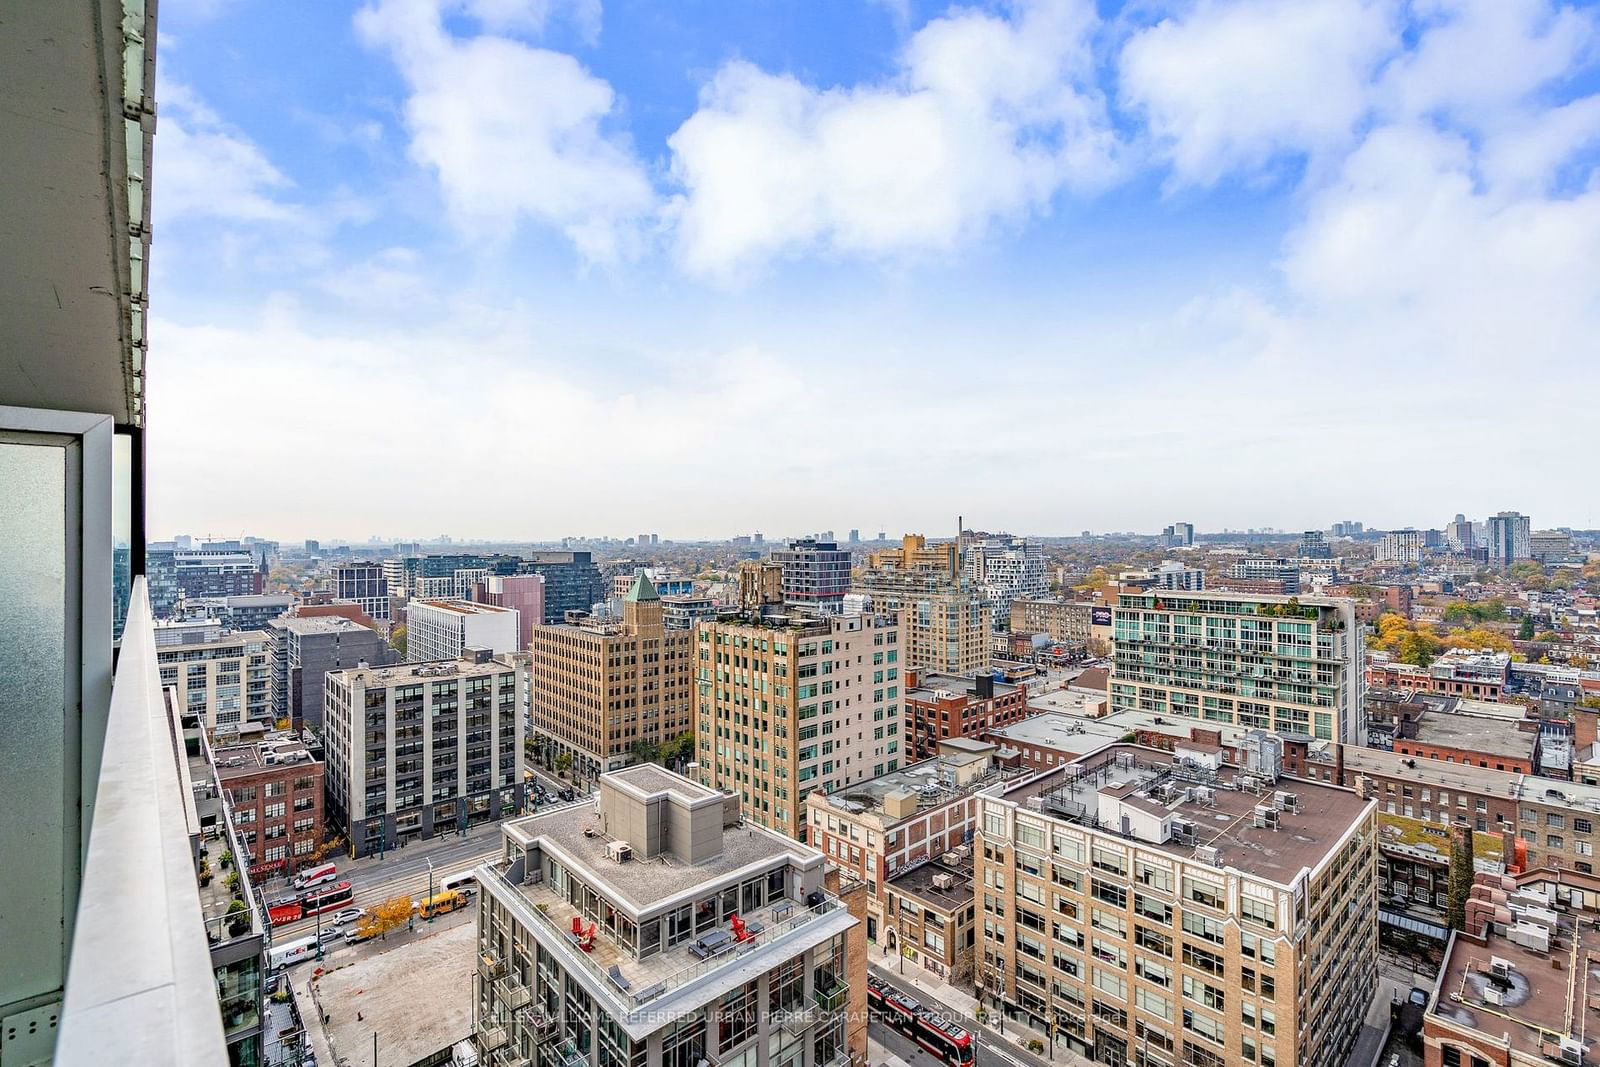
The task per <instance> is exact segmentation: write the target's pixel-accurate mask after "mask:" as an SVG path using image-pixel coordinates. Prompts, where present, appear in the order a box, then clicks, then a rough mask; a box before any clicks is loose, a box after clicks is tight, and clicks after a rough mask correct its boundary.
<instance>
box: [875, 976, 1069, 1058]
mask: <svg viewBox="0 0 1600 1067" xmlns="http://www.w3.org/2000/svg"><path fill="white" fill-rule="evenodd" d="M869 970H870V972H871V973H872V975H873V976H874V977H876V978H881V979H882V980H883V981H885V982H887V983H889V984H890V985H892V986H894V987H895V988H896V989H898V990H899V991H900V992H902V993H905V994H906V995H907V996H910V997H912V998H913V999H915V1000H916V1001H917V1002H919V1003H920V1004H922V1006H923V1007H925V1008H931V1009H933V1010H934V1011H937V1012H941V1013H943V1014H944V1015H945V1016H946V1017H947V1018H949V1019H950V1020H952V1021H954V1022H956V1023H957V1024H959V1025H961V1026H963V1027H965V1028H966V1029H967V1030H969V1031H971V1033H972V1034H973V1036H974V1038H976V1041H977V1050H976V1051H975V1053H974V1057H973V1058H974V1061H975V1063H976V1064H977V1067H1047V1065H1048V1064H1049V1063H1050V1062H1052V1061H1049V1060H1046V1059H1045V1057H1043V1056H1035V1055H1034V1054H1032V1053H1030V1052H1025V1051H1024V1050H1022V1049H1020V1048H1017V1047H1016V1046H1015V1045H1012V1044H1010V1043H1009V1042H1007V1041H1006V1040H1005V1039H1004V1038H1002V1037H1001V1036H1000V1035H999V1034H998V1033H996V1032H995V1031H994V1030H992V1029H991V1028H989V1027H988V1026H981V1025H979V1023H978V1021H977V1020H976V1019H974V1018H973V1017H972V1016H971V1015H968V1014H966V1013H965V1012H962V1011H958V1010H956V1009H954V1008H952V1007H951V1006H950V1005H948V1004H945V1003H943V1002H941V1001H939V1000H937V999H935V998H934V997H932V996H930V995H929V994H928V991H927V990H926V989H923V988H921V987H919V986H916V985H913V984H912V983H910V982H907V981H906V980H905V979H904V978H903V977H901V976H900V975H898V974H896V973H895V972H894V971H893V970H890V969H887V968H884V967H881V966H879V965H878V964H876V963H872V964H870V965H869ZM867 1038H868V1041H869V1042H870V1043H871V1044H872V1045H875V1046H877V1047H878V1049H880V1050H881V1051H882V1052H883V1053H887V1054H888V1055H889V1056H893V1057H895V1058H896V1059H898V1060H899V1061H901V1062H903V1063H907V1064H913V1065H915V1067H932V1065H933V1064H936V1063H941V1062H943V1061H942V1060H940V1059H939V1057H937V1056H935V1055H933V1053H931V1052H928V1051H927V1050H926V1049H923V1048H922V1047H921V1046H919V1045H918V1044H917V1043H916V1042H914V1041H912V1040H911V1039H910V1038H908V1037H906V1036H905V1035H904V1034H902V1033H900V1032H899V1031H898V1030H895V1029H894V1028H893V1027H890V1026H886V1025H884V1024H882V1023H879V1022H877V1021H873V1022H871V1023H869V1024H868V1026H867ZM1055 1057H1056V1058H1055V1060H1054V1061H1053V1062H1057V1063H1062V1064H1067V1063H1075V1062H1076V1063H1082V1062H1085V1061H1083V1060H1082V1059H1081V1058H1079V1057H1075V1056H1073V1055H1072V1054H1071V1053H1068V1052H1067V1051H1066V1050H1065V1049H1060V1048H1058V1049H1057V1050H1056V1053H1055ZM883 1060H884V1057H883V1056H878V1057H875V1058H873V1062H874V1063H881V1062H883Z"/></svg>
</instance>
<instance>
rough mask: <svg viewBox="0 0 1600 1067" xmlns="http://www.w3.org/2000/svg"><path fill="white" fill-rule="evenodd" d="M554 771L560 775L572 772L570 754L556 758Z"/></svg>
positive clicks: (564, 753)
mask: <svg viewBox="0 0 1600 1067" xmlns="http://www.w3.org/2000/svg"><path fill="white" fill-rule="evenodd" d="M556 770H557V771H559V772H561V773H562V774H566V773H567V772H568V771H570V770H572V753H570V752H563V753H561V755H559V756H557V757H556Z"/></svg>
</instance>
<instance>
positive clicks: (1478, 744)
mask: <svg viewBox="0 0 1600 1067" xmlns="http://www.w3.org/2000/svg"><path fill="white" fill-rule="evenodd" d="M1521 721H1522V720H1521V719H1515V720H1508V719H1504V718H1499V717H1495V716H1487V715H1464V714H1462V713H1460V712H1456V713H1453V714H1433V713H1429V714H1427V715H1424V716H1422V718H1421V719H1419V720H1417V722H1416V725H1415V729H1416V731H1417V737H1416V740H1417V741H1418V742H1420V743H1422V744H1426V745H1442V746H1445V747H1447V748H1456V749H1464V750H1467V751H1471V752H1478V753H1483V754H1486V755H1488V756H1490V758H1491V759H1492V758H1493V757H1495V756H1499V757H1503V758H1511V759H1522V760H1531V759H1532V758H1533V749H1534V745H1535V744H1537V743H1538V740H1539V735H1538V733H1537V732H1536V731H1534V730H1524V729H1522V728H1521V727H1520V726H1518V725H1517V724H1518V723H1519V722H1521ZM1404 743H1405V740H1404V739H1399V738H1397V739H1396V740H1395V744H1397V745H1400V744H1404Z"/></svg>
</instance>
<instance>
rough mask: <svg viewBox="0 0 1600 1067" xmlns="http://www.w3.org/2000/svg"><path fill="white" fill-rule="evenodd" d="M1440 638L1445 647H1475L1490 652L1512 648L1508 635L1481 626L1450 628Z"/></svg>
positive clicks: (1505, 650)
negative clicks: (1462, 628)
mask: <svg viewBox="0 0 1600 1067" xmlns="http://www.w3.org/2000/svg"><path fill="white" fill-rule="evenodd" d="M1441 640H1442V641H1443V642H1444V645H1445V647H1447V648H1477V649H1483V650H1484V651H1492V652H1510V651H1511V650H1512V649H1511V639H1510V638H1509V637H1507V636H1506V635H1505V634H1501V633H1496V632H1495V631H1493V630H1486V629H1484V628H1483V627H1481V626H1474V627H1473V628H1472V629H1470V630H1451V631H1450V632H1449V633H1447V634H1445V635H1444V637H1443V638H1442V639H1441Z"/></svg>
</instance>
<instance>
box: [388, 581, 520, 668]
mask: <svg viewBox="0 0 1600 1067" xmlns="http://www.w3.org/2000/svg"><path fill="white" fill-rule="evenodd" d="M423 581H427V579H423ZM519 632H520V631H519V625H518V616H517V609H516V608H502V607H496V606H495V605H493V604H476V603H473V602H472V601H468V600H413V601H412V602H411V603H410V604H409V605H407V607H406V658H407V659H408V660H412V661H414V662H420V661H422V660H436V659H457V658H459V657H460V655H461V654H462V652H464V651H465V650H466V649H469V648H487V649H489V650H490V651H491V652H493V653H494V654H495V655H497V656H503V655H508V654H510V653H512V652H516V651H518V650H519V649H518V646H519V644H520V643H521V641H520V637H519Z"/></svg>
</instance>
